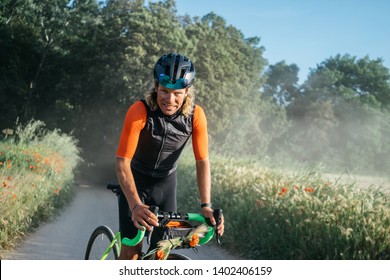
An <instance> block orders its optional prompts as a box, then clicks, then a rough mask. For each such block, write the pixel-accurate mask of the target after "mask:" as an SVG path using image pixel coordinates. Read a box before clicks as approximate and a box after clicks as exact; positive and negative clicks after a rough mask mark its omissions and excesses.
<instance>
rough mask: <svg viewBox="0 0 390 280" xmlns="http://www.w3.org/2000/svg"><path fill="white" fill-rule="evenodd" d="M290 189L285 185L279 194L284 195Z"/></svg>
mask: <svg viewBox="0 0 390 280" xmlns="http://www.w3.org/2000/svg"><path fill="white" fill-rule="evenodd" d="M287 191H288V188H286V187H284V188H282V190H281V191H280V192H279V195H284V194H286V192H287Z"/></svg>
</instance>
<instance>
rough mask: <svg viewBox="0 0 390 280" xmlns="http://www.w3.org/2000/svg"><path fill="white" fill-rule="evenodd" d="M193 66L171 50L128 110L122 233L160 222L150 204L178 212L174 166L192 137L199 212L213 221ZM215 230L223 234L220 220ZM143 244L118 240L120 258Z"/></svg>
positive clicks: (122, 151)
mask: <svg viewBox="0 0 390 280" xmlns="http://www.w3.org/2000/svg"><path fill="white" fill-rule="evenodd" d="M194 80H195V67H194V65H193V63H192V62H191V61H190V60H189V59H188V58H187V57H185V56H183V55H181V54H178V53H169V54H166V55H163V56H161V57H160V58H159V59H158V60H157V62H156V64H155V66H154V86H153V87H152V89H151V90H150V91H149V92H148V94H147V95H146V98H145V99H142V100H139V101H137V102H135V103H134V104H132V105H131V106H130V108H129V109H128V111H127V114H126V117H125V120H124V125H123V129H122V133H121V136H120V140H119V145H118V150H117V154H116V173H117V177H118V180H119V183H120V186H121V189H122V194H121V195H120V199H119V217H120V225H119V228H120V231H121V234H122V237H128V238H133V237H134V236H135V235H136V233H137V230H138V229H140V228H141V226H144V227H145V228H146V229H147V230H149V231H151V230H152V226H158V223H157V217H156V216H155V215H154V214H153V213H152V212H151V211H149V209H148V207H149V206H150V205H156V206H159V208H160V210H162V211H173V212H176V211H177V209H176V167H177V161H178V158H179V156H180V154H181V152H182V150H183V148H184V146H185V144H186V143H187V141H188V140H189V138H190V137H191V139H192V145H193V151H194V156H195V159H196V174H197V183H198V189H199V195H200V202H201V208H202V212H203V213H202V214H203V215H204V216H205V217H206V218H209V219H210V220H211V222H212V223H213V224H215V219H214V218H213V210H212V205H211V197H210V189H211V178H210V162H209V158H208V133H207V121H206V116H205V114H204V111H203V109H202V108H201V107H200V106H199V105H197V104H195V102H194V98H195V96H194V93H195V92H194V85H193V84H194ZM218 231H219V232H220V234H221V235H222V234H223V231H224V221H223V218H222V221H221V223H220V225H219V228H218ZM141 249H142V244H140V245H137V246H134V247H129V246H125V245H123V246H122V251H121V253H120V257H119V259H137V258H138V256H139V254H140V252H141Z"/></svg>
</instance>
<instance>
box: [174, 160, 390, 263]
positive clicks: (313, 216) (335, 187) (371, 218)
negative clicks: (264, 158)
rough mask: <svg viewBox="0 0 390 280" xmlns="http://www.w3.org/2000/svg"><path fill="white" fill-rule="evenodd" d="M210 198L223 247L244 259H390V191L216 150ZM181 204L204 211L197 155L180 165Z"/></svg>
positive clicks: (193, 209) (212, 163)
mask: <svg viewBox="0 0 390 280" xmlns="http://www.w3.org/2000/svg"><path fill="white" fill-rule="evenodd" d="M211 166H212V198H213V201H212V202H213V204H214V206H215V207H218V208H222V209H223V211H224V215H225V221H226V222H225V228H226V233H225V235H224V236H223V238H222V240H223V246H224V247H226V248H227V249H229V251H231V252H232V253H234V254H236V255H238V256H241V257H242V258H245V259H294V260H301V259H306V260H317V259H318V260H325V259H350V260H357V259H359V260H360V259H361V260H369V259H373V260H379V259H387V260H388V259H390V197H389V195H388V194H386V193H384V192H382V191H381V190H380V189H378V188H368V189H362V188H360V187H358V186H357V185H356V183H349V184H341V183H338V182H337V180H336V181H335V182H329V181H326V180H324V179H322V174H321V173H320V172H319V171H318V170H309V169H306V170H302V171H300V172H297V173H294V174H292V173H289V174H288V173H285V172H282V171H277V170H275V169H268V168H265V167H263V166H261V165H260V164H258V163H256V162H253V161H245V160H238V159H233V158H230V159H227V158H224V157H215V158H212V159H211ZM178 170H179V172H178V173H179V178H178V185H179V189H178V197H179V207H181V205H185V209H183V211H184V210H188V208H190V210H191V211H199V200H198V197H199V196H198V190H197V187H196V186H197V185H196V176H195V166H194V159H193V157H191V155H184V157H183V158H182V160H181V161H180V164H179V169H178Z"/></svg>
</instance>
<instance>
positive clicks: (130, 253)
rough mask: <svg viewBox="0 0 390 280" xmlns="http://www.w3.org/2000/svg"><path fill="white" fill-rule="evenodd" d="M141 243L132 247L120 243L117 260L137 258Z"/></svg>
mask: <svg viewBox="0 0 390 280" xmlns="http://www.w3.org/2000/svg"><path fill="white" fill-rule="evenodd" d="M141 250H142V245H141V244H138V245H136V246H133V247H129V246H126V245H123V244H122V249H121V253H120V255H119V258H118V259H119V260H137V259H138V258H139V256H140V254H141Z"/></svg>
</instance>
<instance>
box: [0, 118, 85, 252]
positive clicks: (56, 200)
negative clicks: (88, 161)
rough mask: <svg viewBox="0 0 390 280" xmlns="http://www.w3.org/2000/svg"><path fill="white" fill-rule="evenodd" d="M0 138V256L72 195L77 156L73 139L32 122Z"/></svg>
mask: <svg viewBox="0 0 390 280" xmlns="http://www.w3.org/2000/svg"><path fill="white" fill-rule="evenodd" d="M16 139H17V140H15V138H13V139H9V140H2V141H0V184H1V186H0V187H1V194H0V213H1V218H0V258H1V256H2V252H4V251H5V250H8V249H10V248H12V247H13V246H14V245H15V242H16V241H17V240H18V239H20V237H22V236H23V235H24V234H26V233H28V232H29V231H31V230H32V229H33V228H34V227H37V226H38V225H39V223H40V222H42V221H45V220H47V219H48V218H50V217H51V216H52V215H53V214H55V213H56V211H57V210H58V209H59V208H61V207H63V206H64V205H66V204H67V203H68V202H69V201H70V199H71V198H72V186H73V180H74V174H75V168H76V166H77V164H78V163H79V162H80V161H81V158H80V157H79V149H78V147H77V142H76V140H75V139H74V138H73V137H71V136H68V135H65V134H61V132H60V131H58V130H54V131H47V130H45V129H44V124H43V123H42V122H40V121H32V122H30V123H29V124H27V125H26V126H25V127H23V128H22V127H19V128H18V129H17V131H16Z"/></svg>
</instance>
